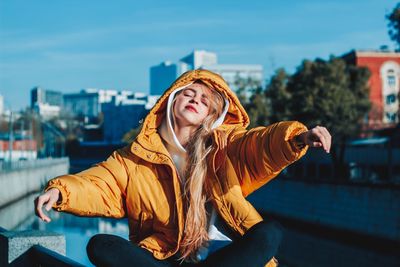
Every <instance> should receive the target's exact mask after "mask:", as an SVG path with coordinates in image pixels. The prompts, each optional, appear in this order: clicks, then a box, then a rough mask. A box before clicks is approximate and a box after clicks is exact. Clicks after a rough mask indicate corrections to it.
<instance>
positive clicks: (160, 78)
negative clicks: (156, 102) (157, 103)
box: [150, 61, 178, 95]
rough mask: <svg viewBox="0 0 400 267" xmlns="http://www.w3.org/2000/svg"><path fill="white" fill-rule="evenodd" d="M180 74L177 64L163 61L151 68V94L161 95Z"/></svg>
mask: <svg viewBox="0 0 400 267" xmlns="http://www.w3.org/2000/svg"><path fill="white" fill-rule="evenodd" d="M177 75H178V66H177V64H172V63H171V62H170V61H165V62H162V63H161V64H159V65H156V66H153V67H151V68H150V95H161V94H162V93H163V92H164V91H165V89H167V88H168V87H169V86H170V85H171V84H172V82H173V81H175V79H176V77H177Z"/></svg>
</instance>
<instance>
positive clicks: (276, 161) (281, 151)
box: [228, 121, 330, 196]
mask: <svg viewBox="0 0 400 267" xmlns="http://www.w3.org/2000/svg"><path fill="white" fill-rule="evenodd" d="M316 128H317V127H316ZM316 128H313V129H312V130H308V129H307V128H306V127H305V126H304V125H303V124H302V123H300V122H297V121H284V122H278V123H275V124H272V125H270V126H267V127H257V128H253V129H251V130H249V131H247V130H244V129H243V130H239V131H235V132H234V133H233V135H232V137H231V138H230V142H229V144H228V156H229V159H230V160H231V162H232V164H233V166H234V168H235V170H236V174H237V175H238V177H239V180H240V183H241V187H242V191H243V194H244V195H245V196H247V195H249V194H250V193H251V192H253V191H254V190H256V189H257V188H259V187H261V186H262V185H264V184H265V183H267V182H268V181H270V180H271V179H272V178H274V177H276V176H277V175H278V174H279V173H280V172H281V171H282V170H283V169H284V168H285V167H287V166H288V165H290V164H291V163H293V162H295V161H296V160H298V159H300V158H301V157H302V156H303V155H304V154H305V153H306V151H307V149H308V147H309V146H315V147H318V146H322V147H324V149H325V150H328V151H329V149H330V135H329V133H328V132H327V130H326V129H325V130H323V129H319V128H318V129H316Z"/></svg>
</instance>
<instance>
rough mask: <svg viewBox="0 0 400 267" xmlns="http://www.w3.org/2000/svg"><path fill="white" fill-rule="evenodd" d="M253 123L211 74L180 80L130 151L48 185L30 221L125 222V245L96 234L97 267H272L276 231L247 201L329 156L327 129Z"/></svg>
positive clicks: (91, 247)
mask: <svg viewBox="0 0 400 267" xmlns="http://www.w3.org/2000/svg"><path fill="white" fill-rule="evenodd" d="M248 124H249V118H248V115H247V114H246V112H245V110H244V109H243V107H242V105H241V104H240V103H239V101H238V99H237V97H236V96H235V94H234V93H233V92H232V91H231V90H230V89H229V87H228V85H227V84H226V82H225V81H224V80H223V79H222V78H221V77H220V76H219V75H217V74H215V73H212V72H210V71H207V70H194V71H189V72H187V73H185V74H183V75H182V76H181V77H179V78H178V79H177V80H176V81H175V82H174V83H173V84H172V86H171V87H170V88H169V89H167V90H166V92H165V93H164V94H163V96H162V97H161V98H160V99H159V100H158V102H157V104H156V105H155V106H154V107H153V109H152V110H151V111H150V113H149V114H148V116H147V117H146V119H145V121H144V123H143V127H142V130H141V132H140V133H139V135H138V136H137V138H136V139H135V141H133V142H132V143H131V144H130V145H128V146H126V147H124V148H122V149H119V150H117V151H115V152H114V153H113V154H112V155H111V156H110V157H109V158H108V159H107V160H106V161H104V162H101V163H99V164H96V165H95V166H93V167H91V168H89V169H87V170H85V171H83V172H80V173H77V174H74V175H63V176H60V177H56V178H54V179H52V180H51V181H50V182H49V183H48V185H47V187H46V189H45V193H44V194H42V195H41V196H40V197H39V198H38V199H37V205H36V213H37V215H38V216H39V217H40V218H41V219H42V220H44V221H46V222H50V218H49V217H48V216H47V215H46V214H45V213H44V212H43V210H42V208H43V207H45V209H46V210H49V209H50V208H54V209H55V210H57V211H65V212H70V213H73V214H76V215H80V216H105V217H113V218H122V217H127V218H128V221H129V228H130V233H129V241H128V240H125V239H123V238H120V237H117V236H113V235H106V234H99V235H96V236H94V237H93V238H92V239H91V240H90V241H89V244H88V246H87V251H88V256H89V259H90V260H91V261H92V262H93V264H95V265H97V266H127V265H129V266H265V265H268V266H276V265H277V263H276V260H275V259H274V258H273V256H274V255H275V254H276V252H277V250H278V247H279V243H280V239H281V231H280V229H279V228H280V227H279V226H278V225H277V224H276V223H274V222H270V221H264V220H263V219H262V217H261V216H260V214H259V213H258V212H257V211H256V210H255V209H254V207H253V206H252V205H251V204H250V203H249V202H248V201H247V200H246V197H247V196H248V195H249V194H250V193H252V192H253V191H254V190H256V189H258V188H259V187H261V186H263V185H264V184H266V183H267V182H268V181H270V180H271V179H272V178H274V177H275V176H277V175H278V174H279V173H280V172H281V171H282V169H284V168H285V167H286V166H288V165H289V164H291V163H293V162H294V161H296V160H298V159H299V158H300V157H302V156H303V155H304V154H305V153H306V151H307V148H308V147H309V146H313V147H322V148H323V149H324V150H325V151H326V152H329V149H330V145H331V136H330V134H329V132H328V131H327V130H326V129H325V128H324V127H316V128H313V129H311V130H308V129H307V128H306V127H305V126H304V125H303V124H301V123H300V122H296V121H286V122H279V123H276V124H273V125H270V126H268V127H257V128H254V129H251V130H247V129H246V127H247V126H248Z"/></svg>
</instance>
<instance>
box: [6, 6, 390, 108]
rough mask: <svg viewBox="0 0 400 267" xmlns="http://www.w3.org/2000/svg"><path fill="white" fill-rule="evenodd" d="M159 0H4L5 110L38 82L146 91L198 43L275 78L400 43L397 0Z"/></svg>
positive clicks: (20, 102) (60, 87)
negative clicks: (395, 26) (391, 17)
mask: <svg viewBox="0 0 400 267" xmlns="http://www.w3.org/2000/svg"><path fill="white" fill-rule="evenodd" d="M155 2H156V1H150V2H147V3H130V2H129V1H120V2H118V5H117V4H110V3H109V2H106V1H100V2H99V1H96V2H94V1H87V2H78V1H72V2H69V5H68V6H66V5H60V4H57V3H55V2H52V1H40V2H36V3H26V2H23V1H9V2H6V1H2V2H1V3H0V39H1V40H2V41H1V44H0V60H1V62H0V72H1V73H0V94H1V95H3V96H4V102H5V104H4V108H5V109H9V108H12V109H13V110H19V109H21V108H23V107H25V106H28V105H29V94H30V90H31V89H32V88H33V87H35V86H41V87H43V88H45V89H50V90H56V91H60V92H62V93H72V92H77V91H79V90H81V89H82V88H100V89H115V90H132V91H134V92H145V93H148V90H149V69H150V67H151V66H154V65H156V64H159V63H161V62H163V61H166V60H171V61H177V60H179V59H180V57H181V56H182V55H186V54H189V53H190V52H192V51H193V50H194V49H201V50H203V49H204V50H208V51H211V52H215V53H217V54H218V56H219V58H220V61H221V62H224V63H227V64H236V63H237V64H261V65H263V67H264V77H265V78H266V79H268V78H269V77H270V75H271V74H272V73H273V72H274V70H276V69H277V68H279V67H284V68H285V69H286V70H287V71H289V72H293V71H294V70H295V68H296V67H297V66H298V65H299V64H300V63H301V61H302V60H303V59H315V58H317V57H321V58H325V59H326V58H328V57H329V56H330V55H331V54H333V55H337V56H339V55H342V54H345V53H347V52H349V51H350V50H352V49H357V50H366V49H367V50H368V49H378V48H379V47H380V46H381V45H388V46H389V48H390V49H393V48H394V45H393V42H391V41H390V39H389V36H388V34H387V20H386V19H385V15H386V14H388V13H389V12H390V11H391V10H392V9H393V8H394V6H395V5H396V1H385V3H382V2H381V1H377V0H374V1H352V2H351V3H347V2H346V1H329V2H324V4H323V5H322V4H321V3H320V2H317V1H300V2H299V1H297V2H291V3H290V4H288V3H264V2H262V1H256V2H254V3H252V4H251V5H248V4H245V3H240V2H235V1H233V2H232V1H229V2H227V1H219V2H218V3H213V2H211V1H203V4H202V5H199V6H195V5H194V4H190V3H184V2H178V1H173V2H168V3H164V2H161V1H159V2H157V4H156V5H155V6H156V7H154V3H155ZM95 3H96V4H95ZM339 16H340V17H339Z"/></svg>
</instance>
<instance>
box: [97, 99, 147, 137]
mask: <svg viewBox="0 0 400 267" xmlns="http://www.w3.org/2000/svg"><path fill="white" fill-rule="evenodd" d="M146 105H147V100H145V99H129V98H126V99H118V98H117V97H114V98H113V100H112V101H111V102H109V103H104V104H102V110H103V113H104V122H103V129H104V133H103V136H104V141H106V142H109V143H118V142H121V140H122V138H123V137H124V135H125V134H126V133H127V132H129V131H130V130H131V129H134V128H137V127H138V126H139V123H140V121H141V120H142V119H143V118H144V117H145V116H146V115H147V113H148V111H149V109H148V108H146Z"/></svg>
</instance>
